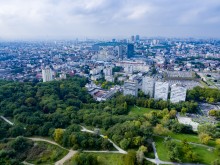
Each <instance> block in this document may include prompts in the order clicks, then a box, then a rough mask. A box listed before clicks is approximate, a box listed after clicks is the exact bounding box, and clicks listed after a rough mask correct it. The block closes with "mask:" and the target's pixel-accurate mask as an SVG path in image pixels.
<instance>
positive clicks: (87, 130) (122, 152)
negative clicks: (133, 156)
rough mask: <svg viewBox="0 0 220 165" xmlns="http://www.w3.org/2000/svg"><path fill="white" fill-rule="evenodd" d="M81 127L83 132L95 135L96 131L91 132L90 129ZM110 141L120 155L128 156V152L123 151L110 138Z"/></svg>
mask: <svg viewBox="0 0 220 165" xmlns="http://www.w3.org/2000/svg"><path fill="white" fill-rule="evenodd" d="M81 127H82V130H81V131H82V132H88V133H93V134H95V132H94V131H92V130H89V129H87V128H85V127H83V126H81ZM99 136H101V137H102V138H104V137H105V136H104V135H102V134H100V135H99ZM108 141H109V142H110V143H112V145H113V146H114V147H115V148H116V149H117V150H118V151H119V153H121V154H127V151H125V150H123V149H121V148H120V147H119V146H118V145H116V144H115V143H114V142H113V141H112V140H111V139H109V138H108Z"/></svg>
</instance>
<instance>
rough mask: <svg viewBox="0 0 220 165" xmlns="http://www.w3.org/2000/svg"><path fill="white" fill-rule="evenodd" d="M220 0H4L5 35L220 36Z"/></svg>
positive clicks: (0, 8)
mask: <svg viewBox="0 0 220 165" xmlns="http://www.w3.org/2000/svg"><path fill="white" fill-rule="evenodd" d="M219 8H220V2H219V1H218V0H212V1H208V0H195V1H189V0H186V1H184V2H183V1H173V0H164V1H159V0H156V1H153V0H148V1H144V0H136V1H135V0H121V1H119V2H118V1H116V0H111V1H107V0H91V1H89V0H75V1H70V0H66V1H57V0H38V1H28V0H9V1H3V0H0V28H1V31H0V39H9V40H10V39H21V40H22V39H23V40H28V39H72V38H77V37H79V38H85V37H88V38H103V39H104V38H109V39H110V38H114V37H115V38H117V37H118V38H120V37H121V38H122V37H129V36H130V35H132V34H140V35H141V36H148V37H154V36H156V37H157V36H161V37H184V38H187V37H195V38H204V37H205V38H220V33H219V32H220V30H219V29H218V27H219V26H220V10H219Z"/></svg>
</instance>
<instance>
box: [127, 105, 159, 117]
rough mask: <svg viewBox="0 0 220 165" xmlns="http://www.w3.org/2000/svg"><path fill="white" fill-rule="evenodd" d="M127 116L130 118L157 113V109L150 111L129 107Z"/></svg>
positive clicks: (149, 109) (150, 109)
mask: <svg viewBox="0 0 220 165" xmlns="http://www.w3.org/2000/svg"><path fill="white" fill-rule="evenodd" d="M129 111H130V112H129V114H128V115H131V116H136V115H144V114H146V113H149V112H151V111H158V110H157V109H152V108H143V107H136V106H130V107H129Z"/></svg>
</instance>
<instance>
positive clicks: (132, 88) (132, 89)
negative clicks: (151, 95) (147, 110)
mask: <svg viewBox="0 0 220 165" xmlns="http://www.w3.org/2000/svg"><path fill="white" fill-rule="evenodd" d="M123 94H124V95H132V96H137V95H138V82H137V81H125V82H124V90H123Z"/></svg>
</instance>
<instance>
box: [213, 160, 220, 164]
mask: <svg viewBox="0 0 220 165" xmlns="http://www.w3.org/2000/svg"><path fill="white" fill-rule="evenodd" d="M212 165H220V159H216V160H214V161H213V162H212Z"/></svg>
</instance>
